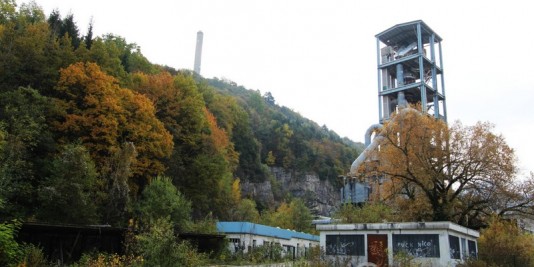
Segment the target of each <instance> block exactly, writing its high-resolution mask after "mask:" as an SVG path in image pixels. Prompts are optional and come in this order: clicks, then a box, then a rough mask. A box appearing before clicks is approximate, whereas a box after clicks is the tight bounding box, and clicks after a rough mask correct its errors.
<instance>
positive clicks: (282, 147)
mask: <svg viewBox="0 0 534 267" xmlns="http://www.w3.org/2000/svg"><path fill="white" fill-rule="evenodd" d="M206 82H207V83H208V84H209V85H210V86H211V88H212V90H211V91H213V92H216V93H219V94H221V95H223V96H224V95H225V96H230V98H228V99H229V100H228V101H227V103H228V102H236V103H237V105H238V109H243V110H244V111H245V112H246V114H247V115H246V117H247V118H245V117H244V118H243V119H246V125H245V128H246V130H245V131H244V132H243V131H238V132H236V133H233V135H232V141H233V143H234V144H235V147H236V150H237V151H238V152H239V154H240V157H239V162H240V164H239V168H238V170H237V176H239V177H242V178H245V179H249V180H253V181H258V180H262V179H264V177H265V173H264V171H262V170H264V168H262V165H267V166H277V167H283V168H285V169H288V170H294V171H299V172H313V173H316V174H318V176H319V177H320V178H321V179H322V180H325V179H327V180H329V181H331V182H332V183H334V182H335V181H336V178H337V177H338V175H340V174H344V173H346V171H347V168H348V167H349V166H350V164H351V163H352V161H353V160H354V159H355V158H356V157H357V156H358V154H359V152H361V150H362V149H363V144H361V143H356V142H353V141H351V140H350V139H348V138H341V137H340V136H339V135H338V134H336V133H335V132H334V131H332V130H329V129H328V128H327V127H326V126H322V127H321V126H319V125H317V123H315V122H313V121H311V120H309V119H306V118H304V117H303V116H301V115H300V114H298V113H296V112H294V111H292V110H291V109H289V108H287V107H285V106H278V105H277V104H276V102H275V98H274V97H273V96H272V95H271V93H269V92H267V93H265V94H263V95H261V94H260V92H259V91H254V90H247V89H246V88H244V87H243V86H238V85H237V84H236V83H235V82H232V81H228V80H220V79H217V78H214V79H209V80H206ZM211 99H212V96H208V97H205V100H206V104H207V105H208V108H209V109H210V111H212V112H213V113H214V114H215V115H216V117H217V121H218V122H220V123H221V124H222V125H226V124H227V123H226V122H225V119H224V118H225V117H227V116H225V115H224V112H220V111H219V110H218V108H217V106H218V105H220V104H214V103H213V100H211ZM221 100H222V99H221ZM222 101H224V100H222ZM249 127H250V130H249V129H247V128H249ZM240 130H241V129H240ZM249 131H250V132H251V135H249V136H247V135H248V134H244V133H247V132H249ZM255 143H257V145H255ZM258 163H260V164H258Z"/></svg>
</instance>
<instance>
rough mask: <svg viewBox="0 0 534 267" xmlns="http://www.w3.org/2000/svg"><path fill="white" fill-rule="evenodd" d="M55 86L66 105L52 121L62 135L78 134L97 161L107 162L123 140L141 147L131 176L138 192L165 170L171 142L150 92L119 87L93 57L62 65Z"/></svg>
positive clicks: (74, 136) (73, 138)
mask: <svg viewBox="0 0 534 267" xmlns="http://www.w3.org/2000/svg"><path fill="white" fill-rule="evenodd" d="M55 90H56V96H57V98H58V103H59V105H61V106H62V107H63V111H64V112H63V114H62V115H61V116H60V117H59V118H58V119H57V120H56V121H55V123H54V125H55V127H56V131H57V132H58V134H60V135H61V136H62V139H66V140H70V141H71V142H74V141H77V140H80V141H81V142H82V144H83V145H84V146H86V147H87V148H88V150H89V152H90V153H91V156H92V157H93V159H94V160H95V163H96V164H97V165H98V166H106V164H107V163H108V161H109V159H110V158H111V157H113V155H114V154H115V153H117V152H118V151H119V150H120V147H121V145H122V144H123V143H125V142H131V143H132V144H133V145H134V146H135V149H136V151H137V158H136V160H135V161H134V162H133V163H132V165H131V168H132V173H133V177H132V179H130V182H129V185H130V187H131V189H132V192H134V193H135V192H137V190H138V188H140V187H142V186H144V184H146V183H147V182H149V181H150V179H152V178H153V177H155V176H157V175H158V174H160V173H163V171H164V170H165V166H164V164H163V162H162V161H163V160H164V159H165V158H167V157H169V156H170V154H171V151H172V148H173V142H172V137H171V135H170V134H169V132H167V131H166V130H165V128H164V125H163V124H162V123H161V121H159V120H158V119H157V118H156V115H155V112H156V111H155V108H154V106H153V104H152V102H151V101H150V100H149V99H148V98H146V97H145V96H143V95H141V94H138V93H135V92H133V91H131V90H129V89H125V88H121V87H120V86H119V85H118V84H117V82H116V80H115V79H114V78H113V77H111V76H109V75H106V74H105V73H103V72H102V71H101V69H100V68H99V67H98V65H96V64H94V63H76V64H73V65H71V66H69V67H68V68H66V69H63V70H61V77H60V80H59V82H58V86H57V87H56V88H55Z"/></svg>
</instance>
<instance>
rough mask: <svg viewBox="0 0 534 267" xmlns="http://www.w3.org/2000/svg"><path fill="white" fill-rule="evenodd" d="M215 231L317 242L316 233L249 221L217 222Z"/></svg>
mask: <svg viewBox="0 0 534 267" xmlns="http://www.w3.org/2000/svg"><path fill="white" fill-rule="evenodd" d="M217 231H218V232H219V233H223V234H254V235H261V236H268V237H276V238H282V239H287V240H289V239H291V238H300V239H306V240H311V241H317V242H319V236H318V235H312V234H307V233H302V232H296V231H292V230H286V229H280V228H277V227H272V226H267V225H262V224H256V223H251V222H218V223H217Z"/></svg>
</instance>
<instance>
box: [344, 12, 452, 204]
mask: <svg viewBox="0 0 534 267" xmlns="http://www.w3.org/2000/svg"><path fill="white" fill-rule="evenodd" d="M375 37H376V53H377V72H378V73H377V76H378V114H379V118H378V119H379V120H378V124H374V125H371V126H370V127H369V129H368V130H367V131H366V133H365V146H366V148H365V150H364V151H363V152H362V153H361V154H360V156H358V158H357V159H356V160H355V161H354V162H353V163H352V166H351V168H350V172H349V173H348V174H347V175H346V176H344V177H343V180H344V181H343V184H344V186H343V188H341V200H342V203H355V204H359V203H364V202H366V201H367V200H368V199H369V194H370V192H371V191H372V190H374V188H376V190H379V185H380V184H381V182H382V180H383V177H382V176H381V175H380V174H379V173H378V172H377V171H376V169H377V165H378V164H379V162H378V160H377V159H376V158H373V157H372V156H371V152H372V151H374V150H375V149H377V147H378V145H379V143H380V140H381V138H382V137H381V136H380V131H381V129H382V124H383V123H384V122H386V121H388V120H390V119H391V117H392V115H393V114H394V113H396V112H398V111H399V110H400V109H403V108H405V107H407V106H408V105H416V104H419V107H420V109H421V110H420V112H422V113H425V114H429V115H432V116H434V117H435V118H437V119H442V120H444V121H447V105H446V98H445V81H444V77H443V57H442V52H441V41H442V39H441V37H440V36H439V35H438V34H436V33H435V32H434V31H433V30H432V29H431V28H430V27H429V26H428V25H426V24H425V23H424V22H423V21H422V20H416V21H412V22H407V23H402V24H397V25H395V26H393V27H391V28H389V29H387V30H385V31H383V32H381V33H379V34H377V35H376V36H375ZM373 134H374V139H372V137H373ZM364 167H365V168H364ZM362 168H363V169H365V173H366V177H362V176H361V173H360V172H361V171H360V170H361V169H362Z"/></svg>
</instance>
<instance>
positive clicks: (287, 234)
mask: <svg viewBox="0 0 534 267" xmlns="http://www.w3.org/2000/svg"><path fill="white" fill-rule="evenodd" d="M217 231H218V232H219V233H221V234H225V235H226V237H227V238H228V240H229V241H230V242H229V249H230V250H231V251H232V252H236V251H238V250H241V251H243V252H245V253H246V252H249V251H251V250H252V249H254V247H257V246H264V245H276V246H281V247H282V248H283V251H284V253H285V254H284V255H285V256H288V255H289V256H292V257H293V258H299V257H303V256H305V255H307V253H308V250H309V249H310V247H314V246H318V245H319V236H317V235H312V234H307V233H302V232H297V231H294V230H286V229H280V228H277V227H272V226H267V225H261V224H255V223H250V222H218V223H217Z"/></svg>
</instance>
